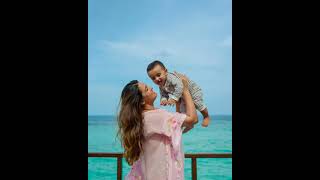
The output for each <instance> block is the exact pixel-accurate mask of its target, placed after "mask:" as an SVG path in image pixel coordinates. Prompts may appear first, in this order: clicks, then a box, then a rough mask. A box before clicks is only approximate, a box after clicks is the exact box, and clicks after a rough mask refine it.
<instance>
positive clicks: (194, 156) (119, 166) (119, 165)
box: [88, 152, 232, 180]
mask: <svg viewBox="0 0 320 180" xmlns="http://www.w3.org/2000/svg"><path fill="white" fill-rule="evenodd" d="M88 157H104V158H110V157H111V158H112V157H113V158H117V180H121V179H122V158H123V153H98V152H96V153H88ZM185 158H191V169H192V180H196V179H197V158H232V153H223V154H212V153H195V154H189V153H188V154H185Z"/></svg>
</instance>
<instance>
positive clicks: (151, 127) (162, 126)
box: [125, 109, 186, 180]
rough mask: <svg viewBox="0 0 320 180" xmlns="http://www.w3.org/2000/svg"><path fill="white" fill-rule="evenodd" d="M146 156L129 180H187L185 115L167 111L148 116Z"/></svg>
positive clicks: (134, 168)
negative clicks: (184, 145)
mask: <svg viewBox="0 0 320 180" xmlns="http://www.w3.org/2000/svg"><path fill="white" fill-rule="evenodd" d="M143 115H144V136H145V141H144V143H143V153H142V154H141V155H140V158H139V160H138V161H136V162H134V164H133V165H132V168H131V171H130V172H129V174H128V175H127V176H126V178H125V179H126V180H179V179H181V180H183V179H184V153H183V149H182V129H181V125H182V123H183V121H184V120H185V118H186V115H185V114H181V113H172V112H168V111H166V110H163V109H156V110H152V111H147V112H145V113H144V114H143Z"/></svg>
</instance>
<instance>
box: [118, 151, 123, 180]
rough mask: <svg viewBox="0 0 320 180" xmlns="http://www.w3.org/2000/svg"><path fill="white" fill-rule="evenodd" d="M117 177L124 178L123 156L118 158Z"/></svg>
mask: <svg viewBox="0 0 320 180" xmlns="http://www.w3.org/2000/svg"><path fill="white" fill-rule="evenodd" d="M117 172H118V173H117V179H118V180H122V157H118V158H117Z"/></svg>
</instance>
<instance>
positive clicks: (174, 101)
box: [167, 99, 177, 106]
mask: <svg viewBox="0 0 320 180" xmlns="http://www.w3.org/2000/svg"><path fill="white" fill-rule="evenodd" d="M176 103H177V101H176V100H174V99H169V100H168V102H167V104H168V105H170V106H173V105H176Z"/></svg>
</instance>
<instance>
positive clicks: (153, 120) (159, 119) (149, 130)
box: [144, 110, 187, 154]
mask: <svg viewBox="0 0 320 180" xmlns="http://www.w3.org/2000/svg"><path fill="white" fill-rule="evenodd" d="M186 117H187V116H186V115H185V114H182V113H178V112H175V113H171V112H168V111H166V110H159V111H158V112H156V113H149V114H147V115H146V116H145V122H144V123H145V124H144V134H145V137H148V136H151V135H153V134H161V135H165V136H167V137H168V138H169V139H170V142H171V145H172V147H173V152H174V153H175V154H176V153H178V152H179V151H180V147H181V137H182V128H181V126H182V124H183V122H184V120H185V119H186Z"/></svg>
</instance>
